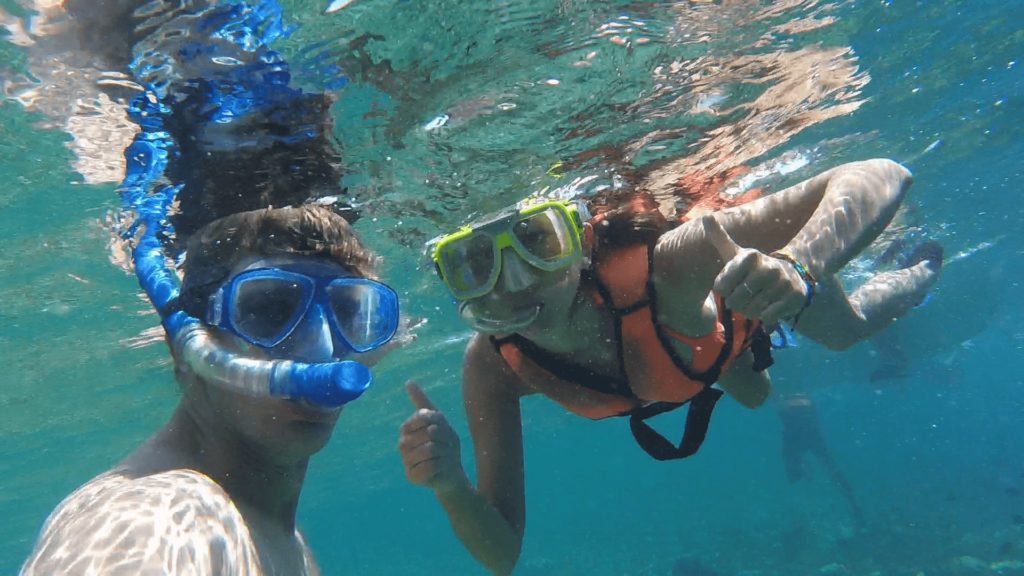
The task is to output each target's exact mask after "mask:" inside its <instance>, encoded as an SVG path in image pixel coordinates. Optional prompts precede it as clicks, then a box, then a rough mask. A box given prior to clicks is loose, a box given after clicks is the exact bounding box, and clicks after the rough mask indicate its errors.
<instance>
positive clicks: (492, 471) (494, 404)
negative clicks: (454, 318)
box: [437, 334, 526, 574]
mask: <svg viewBox="0 0 1024 576" xmlns="http://www.w3.org/2000/svg"><path fill="white" fill-rule="evenodd" d="M519 388H520V386H519V384H518V382H517V379H516V376H515V375H514V374H513V373H512V372H511V371H510V370H509V369H508V367H507V366H506V365H505V363H504V361H503V360H502V358H501V357H500V356H498V355H497V353H496V352H495V351H494V349H493V348H492V347H491V345H490V343H489V342H488V341H487V338H486V337H485V336H481V335H479V334H478V335H476V336H474V337H473V339H472V340H471V341H470V343H469V346H468V347H467V348H466V356H465V361H464V376H463V388H462V389H463V401H464V403H465V407H466V416H467V418H468V420H469V430H470V435H471V436H472V438H473V448H474V452H475V454H476V470H477V487H476V489H474V488H473V486H471V485H470V484H469V483H468V482H466V483H464V484H462V485H460V486H458V487H457V488H456V489H453V490H449V491H445V492H442V491H438V492H437V498H438V500H439V501H440V503H441V505H442V507H444V509H445V512H447V514H448V520H449V521H450V522H451V525H452V528H453V530H454V531H455V534H456V536H458V538H459V540H461V541H462V544H463V545H464V546H465V547H466V549H467V550H468V551H469V552H470V554H472V555H473V557H474V558H476V559H477V560H478V561H480V563H482V564H483V565H484V566H486V567H487V569H488V570H490V571H491V572H493V573H495V574H510V573H511V572H512V569H513V568H515V565H516V562H517V561H518V560H519V552H520V550H521V548H522V543H523V531H524V530H525V527H526V497H525V489H524V481H523V433H522V419H521V417H520V412H519V399H520V396H521V394H520V392H519Z"/></svg>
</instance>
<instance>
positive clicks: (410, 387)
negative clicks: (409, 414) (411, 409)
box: [405, 381, 437, 410]
mask: <svg viewBox="0 0 1024 576" xmlns="http://www.w3.org/2000/svg"><path fill="white" fill-rule="evenodd" d="M405 391H406V392H407V393H408V394H409V399H410V400H412V403H413V405H414V406H416V409H417V410H418V409H420V408H426V409H427V410H437V408H436V407H435V406H434V403H433V402H431V401H430V398H427V394H426V392H424V391H423V389H422V388H420V385H419V384H417V383H415V382H412V381H409V382H406V383H405Z"/></svg>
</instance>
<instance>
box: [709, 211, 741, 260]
mask: <svg viewBox="0 0 1024 576" xmlns="http://www.w3.org/2000/svg"><path fill="white" fill-rule="evenodd" d="M700 222H701V224H702V225H703V226H704V236H705V237H706V238H707V239H708V240H710V241H711V244H712V245H713V246H714V247H715V250H717V251H718V256H719V257H720V258H721V259H722V262H723V263H725V262H729V261H730V260H732V259H733V258H735V257H736V255H737V254H739V253H740V250H741V249H742V248H741V247H740V245H739V244H737V243H736V242H734V241H733V239H732V236H729V233H728V232H726V231H725V228H722V225H721V224H720V223H719V222H718V220H716V219H715V217H714V216H704V217H703V218H701V219H700Z"/></svg>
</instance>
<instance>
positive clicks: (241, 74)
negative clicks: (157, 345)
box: [117, 1, 372, 408]
mask: <svg viewBox="0 0 1024 576" xmlns="http://www.w3.org/2000/svg"><path fill="white" fill-rule="evenodd" d="M207 16H208V17H207V18H205V19H204V22H203V23H202V25H200V24H197V25H196V28H197V29H202V31H203V32H207V33H208V34H209V35H210V37H211V38H213V37H215V38H217V39H218V40H219V41H220V46H224V40H225V39H228V40H230V43H231V44H233V45H235V47H237V50H239V51H245V52H252V53H255V56H256V57H255V58H253V60H255V61H257V62H258V65H259V66H260V67H261V68H259V69H258V70H257V71H256V72H257V73H253V70H252V69H246V66H238V67H235V68H229V69H225V70H226V72H225V73H233V75H232V78H235V79H240V85H235V86H232V87H233V88H235V89H234V90H232V91H231V97H230V98H223V97H222V95H221V94H217V93H211V94H210V105H211V106H219V107H220V109H221V111H222V112H223V114H222V115H220V118H227V119H225V120H223V121H229V120H228V119H229V118H230V117H233V116H235V115H238V114H239V113H240V112H248V111H252V110H254V109H257V110H258V108H259V106H260V105H261V104H262V103H263V102H264V101H266V99H268V98H275V97H276V98H280V97H282V95H284V96H285V97H287V96H288V94H289V93H291V94H297V93H299V92H298V91H297V90H295V89H292V88H289V87H288V86H287V83H288V80H289V74H288V71H287V65H286V64H285V63H284V62H283V60H282V59H281V58H280V55H278V54H277V53H276V52H273V51H271V50H269V49H267V48H266V44H267V42H269V40H271V39H273V38H276V37H279V36H282V35H285V34H286V33H287V31H286V30H285V29H284V28H283V27H282V26H281V13H280V8H279V7H278V6H276V4H274V3H273V2H270V1H264V2H259V3H257V4H256V5H255V6H247V5H241V4H234V5H225V6H221V7H218V8H215V9H213V10H212V11H210V12H208V13H207ZM214 26H216V28H214ZM197 55H199V56H202V55H203V54H199V53H197ZM205 55H207V56H210V54H209V53H208V54H205ZM145 56H146V59H145V60H143V59H141V58H137V59H136V60H135V61H134V62H133V63H132V65H131V69H132V72H133V74H134V76H135V77H136V79H137V80H139V82H140V84H142V85H143V86H144V87H145V91H144V92H143V93H141V94H139V95H138V96H136V97H135V98H134V99H133V100H132V102H131V105H130V106H129V109H128V115H129V117H130V118H131V119H132V120H134V121H135V122H136V123H137V124H138V125H139V126H140V128H141V130H140V132H139V134H138V135H136V137H135V139H134V141H133V142H132V144H131V145H130V146H129V147H128V148H127V149H126V150H125V160H126V169H125V178H124V180H123V181H122V182H121V184H120V186H119V187H118V188H117V192H118V194H119V195H120V197H121V202H122V204H123V209H124V211H125V213H126V214H129V215H131V216H133V217H134V219H133V220H130V222H129V223H128V224H127V226H126V227H124V228H123V229H121V230H120V235H121V237H122V238H123V239H124V240H126V241H127V242H128V243H129V245H131V246H132V261H133V263H134V267H135V274H136V276H137V278H138V280H139V284H140V285H141V286H142V289H143V290H144V291H145V293H146V296H147V297H148V299H149V301H150V302H151V303H152V304H153V306H154V307H155V308H156V310H157V312H158V313H159V314H160V321H161V324H162V325H163V327H164V330H165V331H166V333H167V336H168V338H169V340H170V341H171V346H172V349H173V350H174V354H175V356H176V357H177V358H178V360H179V361H183V362H184V363H185V364H186V365H187V366H188V367H189V368H190V369H191V370H192V371H193V372H194V373H196V374H197V375H198V376H200V377H201V378H203V379H204V380H206V381H208V382H211V383H213V384H215V385H217V386H222V387H225V388H228V389H230V390H233V391H236V392H240V393H243V394H247V395H251V396H273V397H279V398H289V399H296V400H300V399H301V400H305V401H308V402H310V403H312V404H315V405H318V406H322V407H324V408H337V407H339V406H341V405H343V404H345V403H347V402H351V401H352V400H355V399H356V398H358V397H359V396H360V395H361V394H362V393H363V392H365V391H366V389H367V388H369V386H370V383H371V381H372V375H371V374H370V370H369V368H367V367H366V366H364V365H362V364H360V363H358V362H355V361H351V360H345V361H340V362H327V363H323V364H305V363H299V362H292V361H290V360H262V359H256V358H251V357H246V356H243V355H241V354H238V353H235V352H232V351H230V350H227V349H225V348H224V347H222V346H221V345H220V344H219V343H218V341H217V338H215V337H214V336H213V334H212V333H211V331H210V329H209V328H207V327H206V326H205V325H204V324H203V323H202V322H200V321H199V319H197V318H195V317H193V316H190V315H189V314H188V313H186V312H185V311H183V310H181V309H180V308H179V307H178V296H179V294H180V289H181V283H180V281H179V279H178V275H177V273H176V272H175V270H174V269H173V267H172V265H171V264H170V263H169V262H168V257H167V255H166V254H165V253H164V247H163V242H162V239H166V238H169V237H170V236H171V235H172V234H173V226H172V224H171V222H170V220H169V219H168V209H169V208H170V207H171V205H172V204H173V202H174V200H175V198H176V196H177V194H178V191H179V190H180V189H181V186H180V185H169V184H166V183H165V180H164V175H165V172H166V169H167V166H168V163H169V161H170V160H171V159H172V158H174V157H175V155H176V154H177V146H176V144H175V142H174V139H173V138H172V137H171V135H170V133H169V132H167V131H166V130H165V129H164V119H165V118H166V117H167V116H168V115H169V114H170V113H171V110H170V108H169V107H167V106H166V105H165V104H164V102H166V101H167V100H166V99H167V91H168V84H169V82H168V81H167V80H165V79H162V78H161V74H162V73H161V68H162V67H163V68H166V62H161V61H159V59H158V58H153V56H154V54H153V53H152V52H150V53H148V54H146V55H145ZM177 56H178V57H182V56H181V53H180V52H179V54H178V55H177ZM211 58H212V56H211ZM154 60H156V61H154ZM253 78H258V79H259V80H260V83H255V84H254V83H253V82H252V81H251V80H252V79H253ZM247 80H248V81H249V82H248V83H249V84H250V85H248V86H246V85H245V83H246V82H245V81H247Z"/></svg>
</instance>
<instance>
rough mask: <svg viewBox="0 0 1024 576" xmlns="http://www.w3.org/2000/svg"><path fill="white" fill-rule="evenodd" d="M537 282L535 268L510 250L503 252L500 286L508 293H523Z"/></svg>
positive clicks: (499, 278)
mask: <svg viewBox="0 0 1024 576" xmlns="http://www.w3.org/2000/svg"><path fill="white" fill-rule="evenodd" d="M536 281H537V278H536V275H535V272H534V270H533V268H532V267H531V266H530V265H529V264H527V263H526V262H524V261H523V259H522V258H520V257H519V256H517V255H516V254H515V253H514V252H513V251H512V250H511V249H510V248H506V249H504V250H502V251H501V276H499V277H498V284H499V285H500V286H501V287H502V288H503V289H504V290H505V291H506V292H522V291H523V290H526V289H527V288H530V287H531V286H533V285H534V284H535V283H536Z"/></svg>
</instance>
